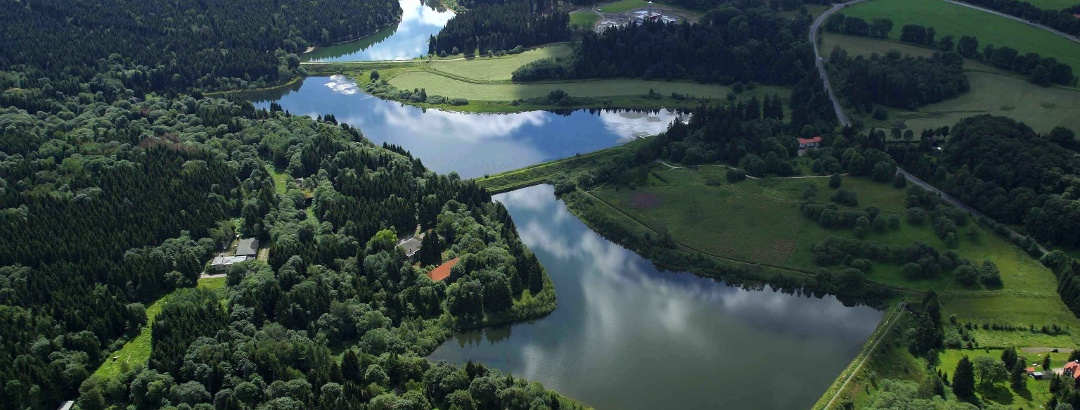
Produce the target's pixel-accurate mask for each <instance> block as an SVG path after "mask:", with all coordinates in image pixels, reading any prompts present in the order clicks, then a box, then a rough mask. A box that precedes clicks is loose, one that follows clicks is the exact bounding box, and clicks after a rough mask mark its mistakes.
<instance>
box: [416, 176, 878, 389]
mask: <svg viewBox="0 0 1080 410" xmlns="http://www.w3.org/2000/svg"><path fill="white" fill-rule="evenodd" d="M495 200H497V201H500V202H502V203H503V204H504V205H505V206H506V208H507V209H508V210H509V211H510V214H511V216H512V217H513V219H514V223H515V224H516V226H517V228H518V232H519V233H520V235H521V239H522V240H523V241H524V242H525V244H526V245H528V246H529V249H531V250H532V251H533V252H535V253H536V256H537V258H539V260H540V262H541V263H542V264H543V265H544V267H545V268H546V269H547V272H548V274H549V275H550V276H551V278H552V280H553V281H554V284H555V290H556V294H557V298H558V308H557V309H556V310H555V312H554V313H552V314H551V315H550V316H548V317H546V318H543V319H540V320H537V321H534V322H531V323H521V324H516V325H512V326H507V327H498V328H492V329H485V330H479V331H470V332H466V333H462V334H458V335H456V336H454V337H453V338H451V339H450V340H448V341H447V342H445V343H444V344H443V345H442V346H440V347H439V348H438V349H437V350H435V352H434V353H432V354H431V356H430V359H431V360H435V361H438V360H446V361H449V362H454V363H459V364H463V363H465V362H467V361H468V360H472V361H474V362H480V363H484V364H486V365H488V366H492V367H495V368H498V369H501V370H503V371H504V372H509V373H511V374H513V375H514V376H515V377H524V378H526V379H528V380H531V381H538V382H541V383H543V384H544V385H545V386H547V387H550V388H552V389H555V390H557V391H559V392H560V393H563V394H565V395H567V396H570V397H573V398H575V399H577V400H580V401H582V402H584V403H586V404H588V405H590V406H594V407H596V408H598V409H718V408H730V409H745V408H772V409H798V408H809V407H810V406H812V405H813V404H814V403H815V402H816V401H817V400H818V398H819V397H820V396H821V394H822V393H823V392H824V391H825V389H827V388H828V386H829V385H830V384H831V383H832V381H833V380H834V379H835V378H836V377H837V376H838V375H839V374H840V372H841V371H842V370H843V369H844V368H845V367H846V366H847V365H848V363H850V362H851V360H852V359H853V358H854V357H855V356H856V355H857V354H858V352H859V349H860V348H861V347H862V345H863V344H864V343H865V342H866V339H867V338H868V337H869V335H870V333H872V332H873V330H874V328H875V327H876V326H877V324H878V322H880V320H881V317H882V313H881V312H880V311H877V310H874V309H871V308H868V307H845V306H844V305H843V304H842V303H840V302H839V301H837V300H836V299H835V298H833V297H831V296H829V297H824V298H814V297H806V296H797V295H789V294H784V293H781V292H775V291H772V290H769V289H766V290H763V291H748V290H743V289H740V288H736V287H731V286H727V285H725V284H723V283H720V282H716V281H713V280H711V279H706V278H702V277H698V276H695V275H693V274H689V273H673V272H661V271H659V270H657V269H656V268H655V267H654V266H653V265H652V263H650V262H649V261H647V260H645V259H643V258H641V257H640V256H638V255H637V254H635V253H633V252H631V251H628V250H626V249H624V248H622V247H620V246H619V245H617V244H614V243H612V242H610V241H608V240H606V239H604V238H602V237H601V236H599V235H597V234H596V233H595V232H593V231H592V230H590V229H589V228H588V227H587V226H586V225H585V224H583V223H582V222H581V221H579V220H578V219H577V218H575V217H574V216H573V215H572V214H570V213H569V211H568V210H567V209H566V206H565V205H564V204H563V203H562V202H561V201H558V200H556V199H555V197H554V191H553V188H552V187H550V186H536V187H531V188H526V189H521V190H518V191H513V192H509V193H506V194H501V195H497V196H496V197H495Z"/></svg>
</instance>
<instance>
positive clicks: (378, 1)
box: [0, 0, 401, 95]
mask: <svg viewBox="0 0 1080 410" xmlns="http://www.w3.org/2000/svg"><path fill="white" fill-rule="evenodd" d="M327 10H334V11H335V12H334V13H328V12H327ZM0 16H2V17H3V18H0V31H2V32H3V33H4V36H3V37H2V38H0V69H8V68H10V67H15V66H21V68H20V70H21V71H24V72H28V73H34V74H33V75H34V76H35V77H51V78H53V79H55V80H57V81H73V82H74V84H79V83H82V82H106V83H108V85H109V86H110V87H113V88H118V89H123V88H129V89H133V90H136V91H138V92H147V91H150V90H171V91H181V90H187V89H189V88H193V87H194V88H200V89H221V88H246V87H249V86H265V85H273V84H279V83H281V82H284V81H286V80H289V79H292V78H295V77H296V76H297V75H300V74H302V71H301V69H300V68H299V62H300V60H299V58H298V57H297V56H296V54H299V53H302V52H303V51H304V50H305V49H306V48H307V47H308V46H313V45H330V44H334V43H338V42H342V41H347V40H352V39H358V38H360V37H362V36H365V35H367V34H370V33H371V32H373V31H375V30H377V29H379V28H383V27H386V26H389V25H390V24H393V23H394V22H395V21H397V20H398V19H399V18H400V16H401V8H400V6H399V5H398V2H397V1H395V0H373V1H363V2H348V1H339V0H319V1H317V2H314V3H312V2H300V1H295V0H280V1H278V0H275V1H271V0H256V1H253V2H247V3H245V4H244V5H243V6H242V7H238V6H237V5H236V4H234V3H230V2H225V1H220V0H208V1H202V2H197V3H190V2H181V1H155V2H144V1H131V0H113V1H108V2H81V1H72V0H44V1H34V2H32V3H26V2H4V3H3V4H0ZM114 67H115V68H120V70H119V71H120V74H121V75H119V76H117V78H106V77H103V76H99V73H104V72H108V71H110V70H111V69H113V68H114ZM77 93H78V92H77V91H76V92H73V93H70V94H69V95H75V94H77Z"/></svg>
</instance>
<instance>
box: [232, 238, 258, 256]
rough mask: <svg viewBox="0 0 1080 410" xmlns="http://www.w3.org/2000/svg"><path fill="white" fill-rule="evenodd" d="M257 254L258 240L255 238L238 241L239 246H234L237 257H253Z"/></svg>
mask: <svg viewBox="0 0 1080 410" xmlns="http://www.w3.org/2000/svg"><path fill="white" fill-rule="evenodd" d="M257 253H259V240H258V239H255V238H245V239H241V240H240V245H237V246H236V255H237V256H255V254H257Z"/></svg>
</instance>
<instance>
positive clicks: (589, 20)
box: [570, 11, 600, 30]
mask: <svg viewBox="0 0 1080 410" xmlns="http://www.w3.org/2000/svg"><path fill="white" fill-rule="evenodd" d="M597 21H600V15H598V14H596V13H594V12H592V11H575V12H573V13H570V24H572V25H575V26H578V27H581V28H585V29H590V30H591V29H592V28H593V27H596V22H597Z"/></svg>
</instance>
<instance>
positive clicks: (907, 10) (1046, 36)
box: [843, 0, 1080, 73]
mask: <svg viewBox="0 0 1080 410" xmlns="http://www.w3.org/2000/svg"><path fill="white" fill-rule="evenodd" d="M843 13H844V15H847V16H852V17H861V18H863V19H865V20H867V21H870V20H871V19H875V18H888V19H892V21H893V29H892V32H890V33H889V37H890V38H893V39H896V38H899V37H900V30H901V28H903V27H904V25H907V24H918V25H922V26H927V27H933V28H934V30H936V31H937V38H941V37H943V36H947V35H951V36H953V38H955V39H959V38H960V37H961V36H975V37H977V38H978V39H979V46H980V49H981V48H982V47H984V46H986V45H987V44H993V45H994V46H995V47H1002V46H1008V47H1012V48H1014V49H1016V50H1017V51H1019V52H1020V54H1021V55H1023V54H1026V53H1038V54H1040V55H1042V56H1043V57H1053V58H1055V59H1057V60H1058V61H1060V62H1062V63H1065V64H1068V65H1070V66H1072V68H1073V72H1076V73H1080V44H1077V43H1074V42H1072V41H1069V40H1067V39H1064V38H1061V37H1059V36H1057V35H1055V34H1053V33H1050V32H1047V31H1044V30H1041V29H1038V28H1035V27H1031V26H1029V25H1027V24H1023V23H1020V22H1017V21H1013V20H1009V19H1007V18H1004V17H1001V16H996V15H993V14H990V13H986V12H982V11H979V10H974V9H971V8H967V7H964V6H959V5H956V4H952V3H946V2H944V1H941V0H873V1H868V2H865V3H860V4H857V5H855V6H851V7H848V8H845V9H844V10H843Z"/></svg>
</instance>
